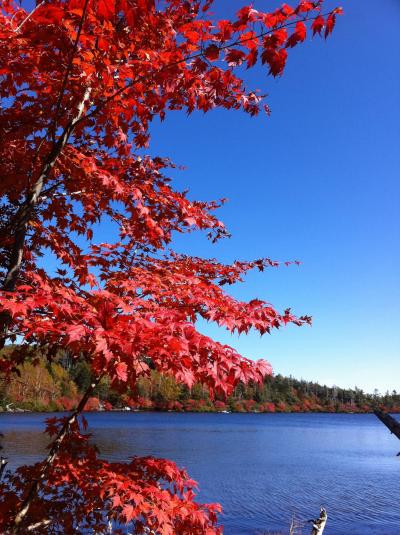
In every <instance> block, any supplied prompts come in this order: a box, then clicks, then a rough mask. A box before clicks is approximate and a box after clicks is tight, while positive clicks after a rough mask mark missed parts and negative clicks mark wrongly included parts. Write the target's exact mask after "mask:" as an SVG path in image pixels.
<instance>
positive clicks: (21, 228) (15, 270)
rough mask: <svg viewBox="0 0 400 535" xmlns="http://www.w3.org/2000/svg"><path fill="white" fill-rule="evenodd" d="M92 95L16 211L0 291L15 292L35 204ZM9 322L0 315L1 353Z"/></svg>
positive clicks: (79, 106) (83, 101) (78, 111)
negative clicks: (10, 244)
mask: <svg viewBox="0 0 400 535" xmlns="http://www.w3.org/2000/svg"><path fill="white" fill-rule="evenodd" d="M90 94H91V88H90V87H88V88H86V90H85V94H84V96H83V98H82V100H81V102H80V103H79V105H78V109H77V113H76V115H75V117H74V118H73V119H71V121H70V122H69V123H68V125H67V126H66V127H65V128H64V131H63V133H62V134H61V136H60V137H59V139H58V141H57V142H56V143H55V145H54V147H53V149H52V150H51V152H50V154H49V155H48V157H47V158H46V160H45V162H44V164H43V167H42V170H41V172H40V174H39V178H38V179H37V180H36V182H35V184H34V185H33V186H32V188H31V190H30V192H29V195H28V196H27V198H26V201H25V202H24V204H23V205H22V206H21V207H20V208H19V210H18V212H17V214H16V216H15V234H14V243H13V246H12V249H11V257H10V261H9V264H8V269H7V273H6V276H5V278H4V281H3V284H2V288H1V289H2V290H4V291H7V292H13V291H14V290H15V285H16V283H17V280H18V276H19V274H20V271H21V266H22V259H23V252H24V246H25V241H26V235H27V232H28V228H29V221H30V218H31V217H32V214H33V212H34V209H35V207H36V205H37V203H38V200H39V197H40V194H41V191H42V189H43V186H44V184H45V182H46V181H47V179H48V178H49V176H50V173H51V172H52V170H53V167H54V165H55V163H56V161H57V158H58V157H59V155H60V153H61V152H62V150H63V148H64V147H65V145H66V144H67V142H68V140H69V138H70V136H71V134H72V132H73V131H74V129H75V127H76V125H77V124H78V122H79V120H80V119H81V117H82V115H83V112H84V109H85V104H86V102H87V101H88V100H89V97H90ZM10 321H11V316H10V314H9V313H8V312H2V313H0V333H1V338H0V349H1V348H3V347H4V345H5V341H6V338H7V328H8V324H9V322H10Z"/></svg>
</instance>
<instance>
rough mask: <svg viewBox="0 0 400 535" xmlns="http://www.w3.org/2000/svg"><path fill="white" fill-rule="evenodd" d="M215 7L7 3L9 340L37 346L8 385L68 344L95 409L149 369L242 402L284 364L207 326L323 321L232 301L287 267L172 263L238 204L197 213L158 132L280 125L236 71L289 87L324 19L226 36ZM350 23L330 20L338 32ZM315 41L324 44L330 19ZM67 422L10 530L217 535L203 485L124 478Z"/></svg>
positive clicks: (244, 28)
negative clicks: (124, 527) (298, 59)
mask: <svg viewBox="0 0 400 535" xmlns="http://www.w3.org/2000/svg"><path fill="white" fill-rule="evenodd" d="M211 3H212V2H209V1H206V2H205V3H202V2H197V1H192V0H189V1H183V0H167V1H166V2H163V3H160V4H159V5H158V4H157V6H156V4H155V3H154V2H153V1H152V0H130V1H129V2H128V1H126V0H115V1H114V0H112V1H111V0H91V1H89V0H61V1H58V0H57V1H56V0H49V1H48V2H46V3H38V4H37V7H36V9H34V10H33V12H32V13H31V14H30V15H29V16H28V13H27V12H26V11H25V10H24V9H23V7H21V6H20V5H19V3H14V2H13V1H12V0H5V1H4V2H3V3H2V10H0V45H1V46H0V69H1V70H0V73H1V77H0V93H1V97H2V107H1V111H0V124H1V136H0V161H1V164H2V171H3V172H2V180H1V182H0V199H1V203H0V220H1V226H0V272H1V273H2V277H3V276H4V279H3V283H2V286H1V290H0V323H1V325H0V328H1V329H0V332H1V333H6V337H7V339H8V340H10V341H15V340H16V339H17V336H18V340H21V339H22V340H23V346H22V349H21V348H18V349H16V350H15V351H14V353H12V354H11V356H10V357H9V358H7V359H2V360H0V370H1V371H3V372H4V373H7V374H9V373H12V371H13V369H14V368H15V364H16V363H20V362H22V361H23V359H24V357H25V355H26V354H27V353H28V352H27V351H25V353H24V350H26V346H32V345H35V346H36V347H39V348H41V349H42V350H43V351H46V352H47V354H48V358H49V359H50V360H51V358H52V357H53V356H54V355H56V353H57V351H58V350H59V349H61V348H62V349H63V350H65V349H67V350H69V352H70V354H71V355H76V356H77V357H78V356H83V357H84V358H86V360H87V362H88V363H89V365H90V368H91V371H92V375H93V386H91V387H90V389H89V390H88V392H87V396H86V397H89V400H88V402H87V403H86V407H87V408H92V409H94V408H95V407H98V400H97V399H96V398H93V397H90V395H91V393H92V392H93V388H94V386H95V385H96V384H97V383H98V382H99V381H100V379H101V377H103V376H105V375H106V376H108V377H109V378H110V380H111V382H112V386H113V387H114V388H115V389H118V390H119V391H124V390H125V391H127V390H128V388H129V387H131V388H134V387H135V384H136V381H137V379H138V378H139V377H140V376H146V375H148V374H149V373H150V367H149V363H150V360H151V365H152V366H153V367H155V368H156V369H157V370H158V371H160V372H163V373H166V374H170V375H172V376H174V377H175V378H176V379H177V380H178V381H179V382H183V383H185V384H186V385H188V386H189V387H191V386H192V385H193V384H194V383H195V382H196V381H197V382H201V383H203V384H204V385H206V386H208V388H209V390H210V394H211V395H212V396H213V395H214V393H216V392H217V393H220V394H222V395H226V394H229V393H230V392H232V390H233V388H234V387H235V385H237V384H238V382H239V381H243V382H248V381H253V382H259V381H261V380H262V378H263V377H264V375H265V374H268V373H271V367H270V365H269V364H268V363H266V362H265V361H262V360H261V361H257V362H255V361H253V360H249V359H245V358H243V357H242V356H241V355H239V354H238V353H237V352H236V351H235V350H234V349H233V348H231V347H228V346H226V345H222V344H220V343H218V342H215V341H214V340H212V339H210V338H209V337H207V336H204V335H203V334H202V333H200V332H199V331H197V329H196V326H195V321H196V319H197V318H198V317H202V318H204V319H205V320H207V321H214V322H216V323H217V324H218V325H219V326H221V327H224V328H226V329H228V330H229V331H230V332H237V333H239V334H240V333H247V332H248V331H249V330H250V329H255V330H257V331H258V332H259V333H260V334H264V333H269V332H270V331H271V330H272V329H275V328H276V329H278V328H279V327H281V326H284V325H286V324H287V323H289V322H292V323H294V324H296V325H302V324H304V323H309V322H310V318H309V317H307V316H303V317H300V318H298V317H296V316H294V315H293V314H292V313H291V311H290V310H289V309H288V310H285V311H284V312H282V313H279V312H277V311H276V310H275V309H274V308H273V307H272V306H271V305H270V304H269V303H267V302H264V301H260V300H253V301H250V302H240V301H238V300H236V299H234V298H232V297H231V296H229V294H228V293H227V292H225V290H224V289H223V288H222V286H223V285H226V284H233V283H235V282H238V281H241V280H242V278H243V276H244V275H245V274H246V273H247V272H248V271H249V270H251V269H259V270H261V271H263V270H264V269H265V268H267V267H274V266H276V265H277V262H274V261H271V260H269V259H260V260H255V261H251V262H241V261H236V262H234V263H233V264H231V265H225V264H222V263H220V262H217V261H216V260H213V259H211V260H209V259H208V260H204V259H200V258H194V257H188V256H184V255H178V254H175V253H173V252H169V253H167V252H166V246H167V245H168V244H169V243H170V241H171V236H172V234H173V232H189V231H192V230H195V229H199V230H202V231H206V232H207V233H208V236H209V237H210V239H211V240H213V241H215V240H217V239H219V238H221V237H223V236H226V235H227V231H226V229H225V227H224V225H223V223H222V222H221V221H219V220H218V219H217V217H216V216H215V214H214V211H215V209H217V208H218V207H219V206H220V205H221V203H222V202H223V201H219V202H215V201H211V202H203V201H193V200H190V199H189V198H188V196H187V194H186V193H185V192H180V191H177V190H175V189H174V188H173V187H172V185H171V183H170V179H169V178H168V177H167V176H166V175H165V173H166V169H168V168H172V167H173V164H172V163H171V162H170V161H169V160H168V159H166V158H160V157H150V156H145V155H144V151H143V150H142V149H143V148H144V147H147V146H148V144H149V139H150V136H149V124H150V123H151V121H152V120H153V119H154V118H155V117H157V116H158V117H160V118H161V119H164V117H165V114H166V113H167V112H168V111H169V110H178V109H184V110H186V111H187V112H188V113H191V112H192V111H194V110H196V109H198V110H203V111H208V110H210V109H212V108H215V107H220V108H225V109H228V110H229V109H243V110H244V111H245V112H246V113H249V114H250V115H255V114H257V113H258V112H259V110H260V109H263V107H264V108H265V109H266V110H267V111H268V112H269V109H268V107H266V105H264V104H263V103H262V99H261V96H260V95H259V94H258V93H257V92H255V91H251V90H247V89H246V87H245V84H244V82H243V80H242V79H241V78H240V72H242V71H240V70H239V71H238V70H237V69H236V68H237V66H238V65H240V64H241V63H242V62H246V65H247V67H251V66H253V65H255V64H256V62H257V61H259V59H260V61H261V63H266V64H267V65H268V67H269V72H270V73H271V74H272V75H273V76H277V75H281V74H282V72H283V70H284V67H285V64H286V60H287V55H288V50H290V48H291V47H293V46H294V45H297V44H298V43H300V42H301V41H303V40H304V38H305V32H306V29H305V27H304V24H303V23H306V19H307V21H308V22H307V24H308V23H310V22H312V20H313V18H314V19H315V18H316V17H317V19H316V20H318V17H319V16H320V11H321V5H322V2H315V3H311V2H304V1H302V2H300V4H299V5H298V6H297V8H290V7H289V6H287V5H286V6H284V7H282V8H279V9H276V10H275V11H272V12H270V13H266V12H260V11H257V10H255V9H253V8H250V7H245V8H243V9H241V10H240V11H239V12H238V14H237V16H236V18H235V19H234V20H232V21H227V20H225V21H219V22H216V23H213V21H212V19H211V14H210V12H209V9H210V6H211ZM338 12H339V11H337V10H336V11H334V12H331V13H329V14H324V21H326V22H325V26H326V27H325V36H327V35H328V34H329V33H330V32H331V31H332V29H333V27H334V23H335V16H336V14H337V13H338ZM313 30H314V32H317V33H320V32H321V30H322V26H321V21H320V22H318V23H317V22H315V23H314V27H313ZM3 103H4V105H3ZM104 221H112V224H113V225H114V226H115V228H116V229H117V230H116V232H115V235H114V236H110V237H109V238H108V240H109V241H108V242H107V243H104V242H101V241H100V242H99V240H97V238H96V235H98V229H97V225H98V223H99V222H104ZM43 253H47V254H51V255H52V256H53V258H54V259H55V261H56V263H57V272H56V274H54V271H53V269H51V270H49V271H46V270H45V269H43V268H42V267H40V266H41V264H40V263H39V259H40V257H41V256H42V255H43ZM4 340H5V339H3V342H4ZM85 399H86V398H85ZM63 403H65V400H64V401H63ZM146 403H147V402H146ZM190 405H191V406H192V407H193V408H194V409H198V408H199V403H198V402H197V403H196V402H195V403H192V404H191V403H190V402H189V401H188V402H187V403H186V404H185V408H186V407H187V406H190ZM139 406H141V404H140V402H139ZM242 408H243V407H242ZM81 409H82V407H80V410H81ZM52 426H53V427H52ZM52 426H51V425H50V430H52V431H53V430H54V428H55V429H58V428H59V424H58V423H56V422H53V424H52ZM66 426H67V428H66V432H65V433H64V432H63V433H62V434H60V437H64V438H62V439H60V441H58V442H57V441H55V442H54V443H53V447H56V450H54V451H56V454H55V455H52V454H49V457H48V460H47V461H48V462H47V463H41V464H37V465H34V466H33V467H23V468H21V469H19V471H18V472H17V473H16V475H15V476H10V477H9V478H8V479H7V480H6V481H5V482H4V483H3V484H2V494H1V497H0V530H1V531H2V532H4V531H6V530H7V529H9V528H10V526H12V525H13V523H14V522H17V523H18V530H19V531H20V532H28V527H29V526H31V525H32V524H34V523H36V522H37V521H42V519H43V515H44V514H45V516H46V518H47V519H50V521H51V531H52V533H72V532H73V531H74V529H75V527H74V526H75V524H76V522H80V523H81V524H82V525H85V526H87V527H88V529H90V530H92V531H93V530H94V531H100V530H101V529H103V524H104V522H105V517H104V516H103V512H104V513H106V514H107V515H108V517H109V518H110V519H112V520H114V521H116V522H125V523H129V522H132V523H134V524H135V529H136V532H138V533H139V532H140V530H141V529H142V524H143V523H145V524H146V527H149V528H150V530H154V531H155V532H159V533H163V535H168V534H172V533H175V534H180V533H182V534H183V533H193V534H197V533H199V534H200V533H201V534H208V535H211V534H215V533H219V528H216V527H215V523H216V517H215V513H216V512H217V511H218V510H219V509H218V507H217V506H198V505H196V504H195V503H194V502H193V491H192V489H193V482H191V481H190V480H188V479H187V476H186V474H185V473H184V472H182V471H180V470H179V469H178V468H176V467H175V465H173V464H172V463H169V462H168V461H162V460H154V459H148V458H146V459H134V460H133V461H132V462H131V463H129V464H125V465H122V464H117V463H113V464H108V463H107V462H106V461H103V460H99V459H98V458H97V454H96V452H95V450H94V449H93V448H90V447H89V446H88V445H87V442H86V439H85V438H84V437H83V436H82V435H81V434H80V432H79V431H78V430H76V429H75V431H73V430H72V429H70V427H71V425H70V424H66ZM64 431H65V430H64ZM59 432H60V433H61V431H60V430H59ZM61 443H62V445H61ZM57 445H58V446H57ZM60 445H61V446H60ZM52 451H53V450H52ZM32 489H33V490H32ZM32 496H33V497H32ZM71 496H73V499H72V498H71ZM21 510H23V513H21V515H17V513H18V512H21ZM48 529H49V528H48V527H45V526H42V527H38V528H36V530H35V533H47V532H48Z"/></svg>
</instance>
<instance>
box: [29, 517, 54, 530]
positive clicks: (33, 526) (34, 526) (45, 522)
mask: <svg viewBox="0 0 400 535" xmlns="http://www.w3.org/2000/svg"><path fill="white" fill-rule="evenodd" d="M50 522H51V521H50V520H48V519H46V520H41V521H40V522H36V524H31V525H30V526H28V527H27V528H26V531H33V530H34V529H37V528H42V527H46V526H48V525H49V524H50Z"/></svg>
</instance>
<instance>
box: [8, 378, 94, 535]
mask: <svg viewBox="0 0 400 535" xmlns="http://www.w3.org/2000/svg"><path fill="white" fill-rule="evenodd" d="M102 377H103V375H99V376H98V377H97V378H96V379H95V380H94V381H93V382H92V383H91V384H90V386H89V387H88V388H87V390H86V392H85V393H84V395H83V396H82V399H81V400H80V402H79V404H78V406H77V408H76V409H75V410H74V411H73V412H72V413H71V415H70V416H69V418H68V419H67V420H66V421H65V423H64V425H63V426H62V428H61V429H60V431H59V433H58V435H57V437H56V439H55V440H54V442H53V444H52V446H51V449H50V451H49V454H48V455H47V457H46V459H45V460H44V462H43V466H42V469H41V470H40V474H39V476H38V477H37V478H36V479H35V480H34V481H33V482H32V484H31V487H30V489H29V491H28V494H27V495H26V497H25V499H24V500H23V501H22V503H21V505H20V509H19V512H18V513H17V514H16V516H15V519H14V527H13V529H12V531H11V532H10V535H18V534H19V533H21V529H22V526H21V523H22V521H23V520H24V518H25V517H26V515H27V513H28V511H29V509H30V506H31V504H32V502H33V500H34V499H35V496H36V495H37V493H38V491H39V487H40V484H41V482H42V481H43V480H44V479H45V477H46V474H47V471H48V469H49V468H50V467H51V466H52V464H53V462H54V460H55V458H56V456H57V454H58V452H59V451H60V448H61V446H62V443H63V442H64V440H65V437H66V436H67V435H68V433H69V431H70V430H71V427H72V425H73V424H74V423H75V422H76V419H77V417H78V416H79V414H81V413H82V412H83V409H84V408H85V405H86V403H87V401H88V399H89V398H90V396H91V395H92V394H93V391H94V389H95V388H96V386H97V385H98V384H99V382H100V380H101V379H102ZM24 529H25V528H24ZM26 529H28V528H26ZM31 529H34V528H31Z"/></svg>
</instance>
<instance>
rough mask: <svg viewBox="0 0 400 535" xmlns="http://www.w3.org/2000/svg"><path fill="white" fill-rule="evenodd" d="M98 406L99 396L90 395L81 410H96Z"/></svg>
mask: <svg viewBox="0 0 400 535" xmlns="http://www.w3.org/2000/svg"><path fill="white" fill-rule="evenodd" d="M99 407H100V402H99V398H95V397H91V398H89V399H88V400H87V402H86V405H85V408H84V409H83V410H85V411H98V410H99Z"/></svg>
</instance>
